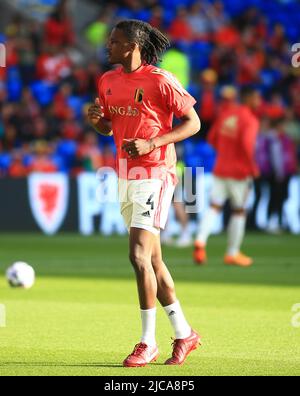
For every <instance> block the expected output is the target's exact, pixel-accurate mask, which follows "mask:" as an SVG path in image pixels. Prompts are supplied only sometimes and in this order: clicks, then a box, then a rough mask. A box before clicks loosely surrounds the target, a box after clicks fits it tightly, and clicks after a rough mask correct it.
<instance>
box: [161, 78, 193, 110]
mask: <svg viewBox="0 0 300 396" xmlns="http://www.w3.org/2000/svg"><path fill="white" fill-rule="evenodd" d="M160 90H161V93H162V96H163V100H164V101H165V102H166V105H167V108H168V109H169V110H170V111H172V112H173V113H174V114H175V116H176V117H177V118H181V117H183V116H184V115H185V114H186V113H187V112H188V111H189V110H191V109H192V107H193V106H195V104H196V103H197V102H196V100H195V98H193V97H192V96H191V95H190V94H189V93H188V92H187V91H186V90H185V89H184V88H183V86H182V85H181V84H180V82H179V81H178V80H177V78H176V77H175V76H174V75H173V74H171V73H167V72H163V78H161V79H160Z"/></svg>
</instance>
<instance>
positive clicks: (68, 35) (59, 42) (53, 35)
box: [44, 0, 75, 48]
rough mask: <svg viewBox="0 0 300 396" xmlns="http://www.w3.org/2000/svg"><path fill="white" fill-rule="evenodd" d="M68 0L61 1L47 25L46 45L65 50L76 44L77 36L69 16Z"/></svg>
mask: <svg viewBox="0 0 300 396" xmlns="http://www.w3.org/2000/svg"><path fill="white" fill-rule="evenodd" d="M67 7H68V0H61V1H60V2H59V3H58V6H57V8H56V9H55V10H54V12H53V13H52V14H51V15H50V17H49V19H48V20H47V21H46V24H45V32H44V36H45V44H46V45H48V46H53V47H58V48H65V47H68V46H69V47H70V46H72V45H73V44H74V41H75V35H74V31H73V27H72V23H71V19H70V18H69V16H68V10H67Z"/></svg>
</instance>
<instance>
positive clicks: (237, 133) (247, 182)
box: [194, 86, 261, 267]
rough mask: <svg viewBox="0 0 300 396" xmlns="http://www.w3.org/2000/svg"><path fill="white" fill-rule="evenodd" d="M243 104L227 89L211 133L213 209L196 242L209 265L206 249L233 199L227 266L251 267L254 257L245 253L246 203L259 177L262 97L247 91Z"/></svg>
mask: <svg viewBox="0 0 300 396" xmlns="http://www.w3.org/2000/svg"><path fill="white" fill-rule="evenodd" d="M241 97H242V102H243V104H239V103H238V102H237V91H236V89H235V88H234V87H230V86H228V87H224V89H223V91H222V98H223V103H222V106H221V110H220V113H219V116H218V118H217V120H216V122H215V123H214V125H213V126H212V128H211V130H210V132H209V137H208V140H209V143H210V144H211V145H212V146H213V147H214V148H215V149H216V151H217V163H216V166H215V170H214V181H213V187H212V193H211V206H210V208H209V210H208V212H207V213H206V214H205V216H204V218H203V220H202V222H201V224H200V229H199V233H198V235H197V238H196V242H195V250H194V260H195V262H196V263H197V264H204V263H205V262H206V261H207V253H206V245H207V241H208V238H209V236H210V234H211V232H212V230H213V227H214V224H215V222H216V219H217V217H218V215H219V214H220V212H221V211H222V210H223V207H224V204H225V203H226V201H227V200H228V199H229V200H230V203H231V208H232V216H231V219H230V224H229V227H228V249H227V253H226V255H225V259H224V261H225V264H228V265H238V266H241V267H248V266H250V265H252V264H253V260H252V259H251V258H250V257H247V256H245V255H244V254H242V253H241V250H240V249H241V245H242V242H243V239H244V235H245V228H246V220H247V213H246V203H247V199H248V196H249V193H250V189H251V186H252V182H253V178H255V177H257V176H258V168H257V165H256V161H255V146H256V139H257V135H258V132H259V122H258V119H257V118H256V116H255V114H254V111H255V110H257V108H258V107H259V105H260V103H261V96H260V93H259V92H258V91H256V90H254V89H250V88H247V89H244V91H243V93H242V95H241Z"/></svg>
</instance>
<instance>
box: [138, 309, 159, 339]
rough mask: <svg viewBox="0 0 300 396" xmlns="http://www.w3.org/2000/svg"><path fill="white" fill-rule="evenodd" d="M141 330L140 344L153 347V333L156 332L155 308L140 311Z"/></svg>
mask: <svg viewBox="0 0 300 396" xmlns="http://www.w3.org/2000/svg"><path fill="white" fill-rule="evenodd" d="M141 317H142V329H143V334H142V338H141V342H143V343H145V344H147V345H148V346H155V345H156V339H155V331H156V308H152V309H147V310H143V309H141Z"/></svg>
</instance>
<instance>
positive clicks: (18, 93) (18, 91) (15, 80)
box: [6, 67, 23, 102]
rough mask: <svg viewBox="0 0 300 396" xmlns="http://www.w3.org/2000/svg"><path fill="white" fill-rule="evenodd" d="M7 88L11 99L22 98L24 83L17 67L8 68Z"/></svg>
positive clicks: (12, 100)
mask: <svg viewBox="0 0 300 396" xmlns="http://www.w3.org/2000/svg"><path fill="white" fill-rule="evenodd" d="M6 89H7V95H8V100H9V101H11V102H17V101H19V100H20V99H21V97H22V91H23V83H22V80H21V77H20V73H19V69H18V68H17V67H9V68H8V69H7V81H6Z"/></svg>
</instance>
